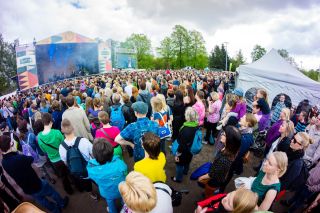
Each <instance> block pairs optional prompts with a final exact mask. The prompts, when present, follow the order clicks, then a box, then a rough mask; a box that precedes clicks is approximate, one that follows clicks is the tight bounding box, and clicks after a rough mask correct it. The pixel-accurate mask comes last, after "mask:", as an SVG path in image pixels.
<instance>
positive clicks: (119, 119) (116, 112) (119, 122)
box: [110, 106, 126, 131]
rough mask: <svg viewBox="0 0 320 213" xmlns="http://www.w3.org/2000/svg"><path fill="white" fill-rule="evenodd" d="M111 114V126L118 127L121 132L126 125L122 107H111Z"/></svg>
mask: <svg viewBox="0 0 320 213" xmlns="http://www.w3.org/2000/svg"><path fill="white" fill-rule="evenodd" d="M110 109H111V113H110V124H111V126H116V127H118V128H119V130H120V131H121V130H122V129H123V127H124V125H125V124H126V120H125V119H124V116H123V113H122V107H121V106H119V107H113V106H112V107H110Z"/></svg>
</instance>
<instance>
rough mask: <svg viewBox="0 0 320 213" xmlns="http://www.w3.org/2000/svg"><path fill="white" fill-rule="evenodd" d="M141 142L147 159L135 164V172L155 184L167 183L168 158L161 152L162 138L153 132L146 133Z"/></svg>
mask: <svg viewBox="0 0 320 213" xmlns="http://www.w3.org/2000/svg"><path fill="white" fill-rule="evenodd" d="M141 140H142V146H143V149H144V151H145V157H144V159H142V160H140V161H138V162H136V163H135V164H134V171H137V172H140V173H142V174H143V175H145V176H146V177H148V178H150V180H151V181H152V182H153V183H154V182H158V181H160V182H163V183H165V182H166V179H167V178H166V173H165V170H164V166H165V164H166V157H165V155H164V154H163V152H161V150H160V138H159V137H158V136H157V135H155V134H153V133H151V132H146V133H145V134H144V135H143V136H142V138H141Z"/></svg>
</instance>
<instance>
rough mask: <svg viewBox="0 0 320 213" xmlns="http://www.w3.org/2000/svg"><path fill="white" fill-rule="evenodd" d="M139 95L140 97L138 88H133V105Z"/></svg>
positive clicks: (131, 98)
mask: <svg viewBox="0 0 320 213" xmlns="http://www.w3.org/2000/svg"><path fill="white" fill-rule="evenodd" d="M138 95H139V90H138V88H137V87H135V86H134V87H132V95H131V97H130V101H131V103H134V102H136V101H137V97H138Z"/></svg>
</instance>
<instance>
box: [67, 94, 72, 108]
mask: <svg viewBox="0 0 320 213" xmlns="http://www.w3.org/2000/svg"><path fill="white" fill-rule="evenodd" d="M66 104H67V106H68V107H73V105H74V97H73V96H72V95H68V96H67V99H66Z"/></svg>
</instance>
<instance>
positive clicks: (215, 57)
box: [209, 44, 230, 70]
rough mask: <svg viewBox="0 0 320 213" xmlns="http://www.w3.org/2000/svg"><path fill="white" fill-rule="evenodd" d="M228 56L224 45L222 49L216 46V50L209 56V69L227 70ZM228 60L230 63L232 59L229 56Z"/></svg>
mask: <svg viewBox="0 0 320 213" xmlns="http://www.w3.org/2000/svg"><path fill="white" fill-rule="evenodd" d="M226 54H227V52H226V49H225V48H224V45H223V44H222V45H221V48H220V47H219V46H218V45H216V46H215V47H214V49H213V50H212V51H211V55H210V56H209V67H210V68H213V69H219V70H225V69H226ZM227 60H228V61H230V57H229V56H228V55H227ZM227 66H228V65H227ZM227 69H228V67H227Z"/></svg>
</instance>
